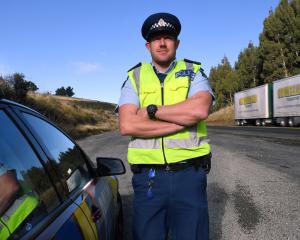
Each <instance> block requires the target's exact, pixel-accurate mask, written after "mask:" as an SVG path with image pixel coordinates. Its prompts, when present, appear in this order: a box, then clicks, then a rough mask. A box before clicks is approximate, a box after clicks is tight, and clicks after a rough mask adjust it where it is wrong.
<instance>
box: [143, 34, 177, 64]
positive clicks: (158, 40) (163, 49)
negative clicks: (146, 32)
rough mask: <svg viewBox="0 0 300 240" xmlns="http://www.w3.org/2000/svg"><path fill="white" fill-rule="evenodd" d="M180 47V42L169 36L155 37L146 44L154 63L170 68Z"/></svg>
mask: <svg viewBox="0 0 300 240" xmlns="http://www.w3.org/2000/svg"><path fill="white" fill-rule="evenodd" d="M178 45H179V40H178V39H176V38H175V37H174V36H171V35H168V34H160V35H157V36H154V37H152V38H151V39H150V40H149V42H147V43H146V47H147V49H148V50H149V51H150V54H151V56H152V60H153V62H154V63H157V64H158V65H163V66H164V65H167V66H168V65H169V64H170V63H171V62H172V61H173V60H174V59H175V56H176V49H177V47H178Z"/></svg>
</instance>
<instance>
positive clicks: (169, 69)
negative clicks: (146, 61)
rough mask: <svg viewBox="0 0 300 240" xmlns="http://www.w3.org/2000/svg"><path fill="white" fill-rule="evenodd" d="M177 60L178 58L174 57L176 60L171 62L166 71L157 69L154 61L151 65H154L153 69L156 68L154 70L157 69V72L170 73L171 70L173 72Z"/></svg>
mask: <svg viewBox="0 0 300 240" xmlns="http://www.w3.org/2000/svg"><path fill="white" fill-rule="evenodd" d="M176 62H177V61H176V59H174V61H173V62H171V64H170V66H169V67H168V69H167V71H166V72H160V71H159V70H158V69H156V67H155V66H154V64H153V63H152V62H151V65H152V67H153V69H154V71H155V72H156V73H160V74H168V73H169V72H171V71H172V70H173V68H174V67H175V64H176Z"/></svg>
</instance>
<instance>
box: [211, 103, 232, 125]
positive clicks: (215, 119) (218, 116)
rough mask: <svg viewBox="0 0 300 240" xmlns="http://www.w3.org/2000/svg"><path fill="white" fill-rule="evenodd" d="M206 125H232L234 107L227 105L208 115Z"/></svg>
mask: <svg viewBox="0 0 300 240" xmlns="http://www.w3.org/2000/svg"><path fill="white" fill-rule="evenodd" d="M206 122H207V124H208V125H233V124H234V107H233V106H228V107H225V108H222V109H220V110H218V111H216V112H214V113H212V114H210V115H209V117H208V119H207V121H206Z"/></svg>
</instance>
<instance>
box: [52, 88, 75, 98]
mask: <svg viewBox="0 0 300 240" xmlns="http://www.w3.org/2000/svg"><path fill="white" fill-rule="evenodd" d="M74 94H75V93H74V91H73V88H72V87H70V86H69V87H67V88H65V87H60V88H58V89H56V91H55V95H57V96H68V97H72V96H73V95H74Z"/></svg>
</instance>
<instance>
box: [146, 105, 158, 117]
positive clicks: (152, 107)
mask: <svg viewBox="0 0 300 240" xmlns="http://www.w3.org/2000/svg"><path fill="white" fill-rule="evenodd" d="M157 110H158V108H157V106H156V105H154V104H150V105H149V106H148V107H147V113H148V116H149V118H150V119H155V113H156V112H157Z"/></svg>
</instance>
